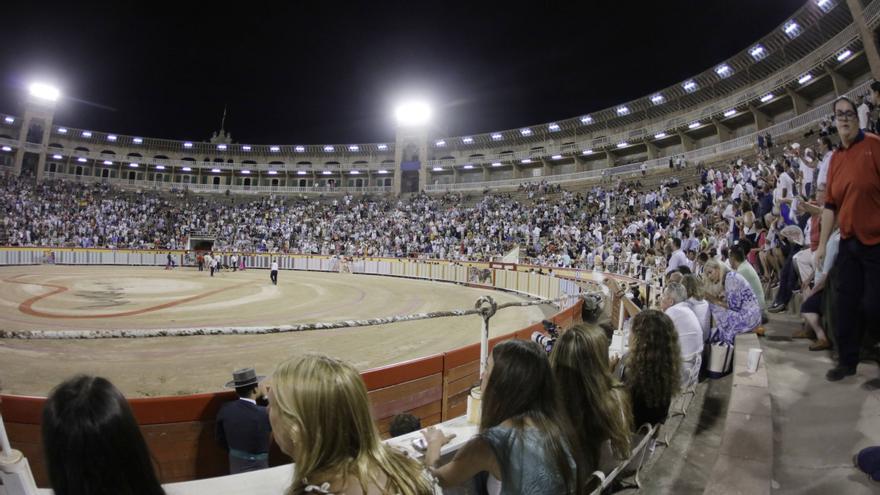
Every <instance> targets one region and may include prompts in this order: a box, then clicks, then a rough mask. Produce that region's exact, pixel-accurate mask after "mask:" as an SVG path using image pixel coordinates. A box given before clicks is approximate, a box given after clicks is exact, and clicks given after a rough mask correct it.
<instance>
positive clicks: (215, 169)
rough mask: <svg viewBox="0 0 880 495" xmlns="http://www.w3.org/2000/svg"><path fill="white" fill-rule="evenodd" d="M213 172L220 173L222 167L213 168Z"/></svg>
mask: <svg viewBox="0 0 880 495" xmlns="http://www.w3.org/2000/svg"><path fill="white" fill-rule="evenodd" d="M211 172H213V173H215V174H219V173H220V169H219V168H212V169H211Z"/></svg>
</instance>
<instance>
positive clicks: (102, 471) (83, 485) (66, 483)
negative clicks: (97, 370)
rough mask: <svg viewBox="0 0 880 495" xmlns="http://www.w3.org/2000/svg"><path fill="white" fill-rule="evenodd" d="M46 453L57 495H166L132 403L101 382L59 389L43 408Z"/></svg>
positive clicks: (75, 382) (83, 379)
mask: <svg viewBox="0 0 880 495" xmlns="http://www.w3.org/2000/svg"><path fill="white" fill-rule="evenodd" d="M42 434H43V452H44V455H45V457H46V468H47V471H48V474H49V482H50V484H51V485H52V490H53V491H54V493H55V494H56V495H163V494H164V493H165V491H164V490H163V489H162V486H161V485H160V484H159V480H158V478H157V477H156V473H155V471H154V470H153V462H152V460H151V457H150V451H149V449H148V448H147V444H146V442H144V437H143V435H141V430H140V429H139V428H138V425H137V422H136V421H135V419H134V415H132V413H131V408H130V407H129V405H128V401H126V400H125V397H123V396H122V393H120V392H119V390H118V389H117V388H116V387H114V386H113V384H112V383H110V382H109V381H107V380H106V379H104V378H101V377H94V376H86V375H80V376H76V377H73V378H71V379H69V380H67V381H65V382H63V383H61V384H60V385H58V386H57V387H55V389H54V390H53V391H52V393H51V394H50V395H49V398H48V399H47V400H46V405H45V406H44V408H43V423H42Z"/></svg>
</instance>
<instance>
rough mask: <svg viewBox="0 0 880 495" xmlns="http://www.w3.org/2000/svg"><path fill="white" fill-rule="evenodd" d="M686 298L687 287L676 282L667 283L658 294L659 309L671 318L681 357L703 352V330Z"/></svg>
mask: <svg viewBox="0 0 880 495" xmlns="http://www.w3.org/2000/svg"><path fill="white" fill-rule="evenodd" d="M687 299H688V295H687V289H685V288H684V285H682V284H680V283H677V282H671V283H669V284H667V285H666V288H665V289H664V290H663V295H662V296H660V309H661V310H663V312H664V313H666V315H667V316H669V318H671V319H672V323H673V325H674V326H675V331H676V332H677V333H678V344H679V346H680V348H681V355H682V357H683V358H684V357H687V356H690V355H692V354H695V353H699V352H703V330H702V327H701V326H700V321H699V320H698V319H697V315H696V314H694V312H693V311H692V310H691V308H690V305H689V304H688V302H687Z"/></svg>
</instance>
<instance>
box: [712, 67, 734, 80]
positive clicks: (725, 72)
mask: <svg viewBox="0 0 880 495" xmlns="http://www.w3.org/2000/svg"><path fill="white" fill-rule="evenodd" d="M715 73H716V74H718V76H719V77H722V78H724V77H727V76H729V75H731V74H732V73H733V69H731V68H730V66H729V65H727V64H721V65H719V66H718V67H715Z"/></svg>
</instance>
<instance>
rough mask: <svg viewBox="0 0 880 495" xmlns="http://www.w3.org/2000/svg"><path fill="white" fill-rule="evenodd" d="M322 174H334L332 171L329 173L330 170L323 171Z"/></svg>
mask: <svg viewBox="0 0 880 495" xmlns="http://www.w3.org/2000/svg"><path fill="white" fill-rule="evenodd" d="M321 173H322V174H324V175H333V172H331V171H329V170H325V171H323V172H321Z"/></svg>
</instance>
